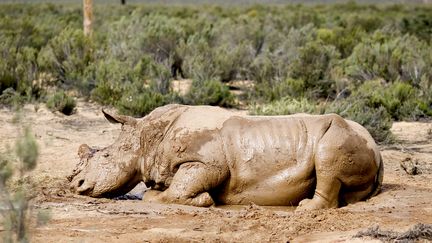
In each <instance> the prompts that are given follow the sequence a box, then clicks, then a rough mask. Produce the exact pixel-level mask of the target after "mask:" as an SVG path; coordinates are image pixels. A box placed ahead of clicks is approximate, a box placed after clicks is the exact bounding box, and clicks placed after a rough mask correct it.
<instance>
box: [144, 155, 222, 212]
mask: <svg viewBox="0 0 432 243" xmlns="http://www.w3.org/2000/svg"><path fill="white" fill-rule="evenodd" d="M227 176H228V172H227V169H225V168H220V167H218V166H209V165H206V164H203V163H200V162H187V163H184V164H182V165H180V167H179V169H178V171H177V172H176V174H175V175H174V177H173V179H172V182H171V184H170V186H169V187H168V188H167V189H166V190H165V191H162V192H151V193H149V194H148V195H144V199H143V200H144V201H147V202H158V203H176V204H184V205H190V206H197V207H209V206H211V205H213V204H215V203H214V201H213V199H212V197H211V196H210V194H209V193H208V191H209V190H211V189H213V188H214V187H216V186H218V185H219V184H220V183H221V182H222V181H223V180H224V179H225V178H226V177H227ZM152 191H153V190H152Z"/></svg>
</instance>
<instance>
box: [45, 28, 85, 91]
mask: <svg viewBox="0 0 432 243" xmlns="http://www.w3.org/2000/svg"><path fill="white" fill-rule="evenodd" d="M92 52H93V46H92V43H91V41H90V39H89V38H87V37H85V36H84V33H83V31H82V30H80V29H73V28H66V29H64V30H63V31H62V32H61V33H60V34H59V35H58V36H56V37H54V38H53V39H51V40H50V41H49V42H48V44H47V45H46V46H45V47H44V48H42V49H41V51H40V53H39V56H38V64H39V66H40V68H41V70H42V71H43V72H47V73H50V74H52V75H53V76H54V77H55V78H56V79H57V80H59V81H60V82H61V84H60V86H63V88H65V89H68V88H78V90H80V91H81V92H82V93H83V94H87V93H88V89H89V87H88V83H86V79H85V78H84V77H85V76H84V74H85V71H86V68H87V66H88V65H89V64H90V63H91V62H92V61H93V53H92Z"/></svg>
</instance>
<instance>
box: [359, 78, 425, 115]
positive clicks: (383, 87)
mask: <svg viewBox="0 0 432 243" xmlns="http://www.w3.org/2000/svg"><path fill="white" fill-rule="evenodd" d="M352 98H353V99H356V100H364V102H365V104H366V105H367V106H368V107H371V108H380V107H384V108H385V109H386V111H387V113H388V114H389V115H390V116H391V118H392V119H394V120H417V119H418V118H421V117H425V116H427V113H428V110H429V109H425V108H426V107H424V105H423V106H422V104H427V103H428V99H427V97H425V96H424V95H422V94H421V93H419V92H418V91H417V90H416V89H415V88H414V87H413V86H412V85H410V84H408V83H404V82H395V83H392V84H386V83H385V82H383V81H380V80H370V81H367V82H365V83H364V84H362V85H361V86H360V87H359V88H358V89H357V90H356V91H355V92H354V93H353V97H352ZM422 107H423V108H422Z"/></svg>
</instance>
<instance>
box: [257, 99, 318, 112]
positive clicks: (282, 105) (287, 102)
mask: <svg viewBox="0 0 432 243" xmlns="http://www.w3.org/2000/svg"><path fill="white" fill-rule="evenodd" d="M323 108H324V107H322V106H319V105H318V104H316V103H314V102H311V101H310V100H308V99H306V98H301V99H293V98H289V97H285V98H283V99H280V100H277V101H274V102H271V103H269V104H265V105H260V106H257V105H256V106H254V107H252V108H251V109H250V113H251V114H252V115H291V114H296V113H308V114H321V113H323V112H324V109H323Z"/></svg>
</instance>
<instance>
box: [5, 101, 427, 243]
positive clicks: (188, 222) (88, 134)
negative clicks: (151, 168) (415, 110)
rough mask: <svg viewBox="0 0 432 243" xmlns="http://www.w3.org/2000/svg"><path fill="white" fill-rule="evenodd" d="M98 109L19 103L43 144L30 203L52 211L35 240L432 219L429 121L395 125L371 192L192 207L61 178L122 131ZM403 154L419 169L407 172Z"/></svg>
mask: <svg viewBox="0 0 432 243" xmlns="http://www.w3.org/2000/svg"><path fill="white" fill-rule="evenodd" d="M100 109H101V107H100V106H97V105H95V104H91V103H85V102H79V103H78V106H77V112H76V113H75V114H74V115H71V116H64V115H62V114H59V113H52V112H50V111H48V110H47V109H46V108H45V107H44V106H43V105H40V106H35V105H26V106H25V109H24V113H23V117H24V119H23V121H24V123H25V124H26V125H30V126H31V128H32V131H33V132H34V134H35V136H36V138H37V141H38V144H39V148H40V156H39V160H38V166H37V168H36V169H35V171H34V172H33V174H32V180H33V181H34V182H35V183H36V185H37V189H36V193H37V196H36V198H35V200H34V207H35V208H36V209H50V211H51V220H50V221H49V222H48V223H47V224H46V225H43V226H39V227H35V228H33V229H32V232H31V240H32V241H33V242H44V243H48V242H287V241H291V242H311V241H319V242H326V241H327V242H342V241H349V242H353V241H354V242H362V241H371V240H373V239H372V238H353V236H354V235H355V234H356V233H358V232H359V231H362V230H365V229H367V228H370V227H373V226H379V227H380V228H381V229H384V230H393V231H397V232H402V231H405V230H407V229H409V228H410V227H412V226H414V225H415V224H417V223H424V224H432V183H431V181H432V122H397V123H394V125H393V128H392V131H393V133H394V134H395V136H396V139H397V142H396V143H395V144H393V145H390V146H383V147H381V149H382V154H383V158H384V163H385V175H384V185H383V190H382V192H381V193H380V194H379V195H378V196H376V197H374V198H372V199H370V200H368V201H366V202H359V203H356V204H353V205H349V206H346V207H343V208H340V209H331V210H319V211H314V212H302V213H299V212H294V208H291V207H260V206H256V205H248V206H231V207H212V208H196V207H188V206H180V205H158V204H151V203H143V202H141V201H139V200H110V199H94V198H89V197H83V196H77V195H73V194H71V193H69V192H68V189H67V188H68V187H67V181H66V176H67V175H68V174H69V173H71V171H72V169H73V167H74V166H75V164H76V162H77V161H78V156H77V153H76V152H77V149H78V146H79V145H80V144H82V143H87V144H89V145H90V146H99V147H103V146H106V145H109V144H110V143H112V142H113V141H114V139H115V138H116V136H117V135H118V133H119V130H120V126H118V125H114V124H110V123H108V122H107V121H105V120H104V118H103V116H102V114H101V112H100ZM13 117H14V113H13V112H12V111H10V110H7V109H1V110H0V127H1V129H0V151H5V150H6V149H7V147H8V146H11V145H13V144H14V141H15V139H16V137H17V134H18V133H17V126H16V125H15V124H13V123H12V120H13ZM401 161H406V162H407V164H410V163H411V164H413V166H414V167H416V169H417V171H418V172H419V173H420V174H418V175H409V174H407V173H406V172H405V170H404V169H403V168H402V167H401V165H400V162H401ZM413 166H411V167H413ZM408 167H409V165H408ZM0 234H1V230H0Z"/></svg>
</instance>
